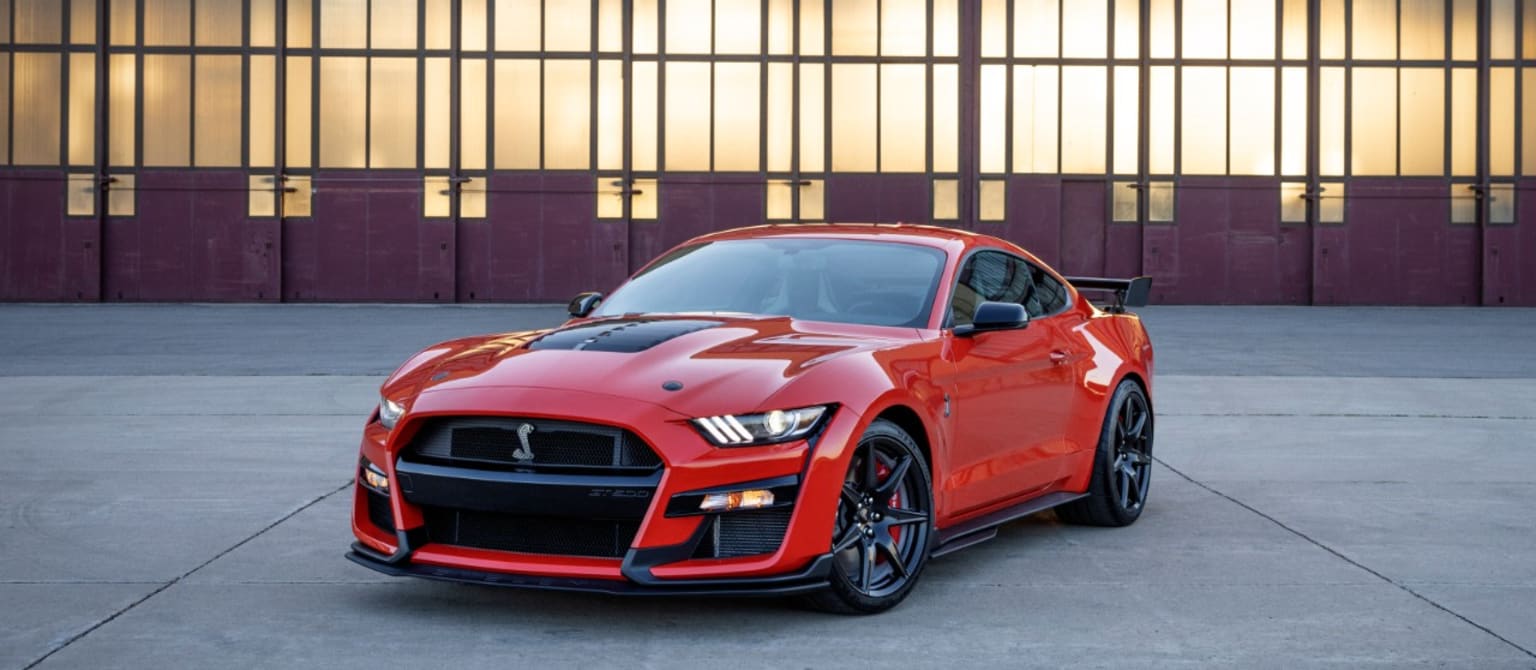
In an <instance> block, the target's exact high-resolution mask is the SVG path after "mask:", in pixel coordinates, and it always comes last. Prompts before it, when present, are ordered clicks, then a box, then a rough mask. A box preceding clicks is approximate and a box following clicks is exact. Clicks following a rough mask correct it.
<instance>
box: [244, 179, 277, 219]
mask: <svg viewBox="0 0 1536 670" xmlns="http://www.w3.org/2000/svg"><path fill="white" fill-rule="evenodd" d="M246 179H247V185H246V189H247V191H248V192H249V196H250V198H249V202H248V203H247V205H246V214H247V215H249V216H253V217H258V216H277V176H276V175H269V174H265V175H260V174H253V175H250V176H248V177H246Z"/></svg>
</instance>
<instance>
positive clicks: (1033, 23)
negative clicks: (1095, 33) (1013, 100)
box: [997, 0, 1104, 58]
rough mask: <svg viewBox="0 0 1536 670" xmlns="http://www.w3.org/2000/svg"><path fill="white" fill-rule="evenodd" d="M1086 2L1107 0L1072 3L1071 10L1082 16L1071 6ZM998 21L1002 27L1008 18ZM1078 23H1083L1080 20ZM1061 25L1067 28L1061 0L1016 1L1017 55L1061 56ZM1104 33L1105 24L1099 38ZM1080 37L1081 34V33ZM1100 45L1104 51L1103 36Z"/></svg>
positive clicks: (1014, 32) (1015, 49) (1014, 47)
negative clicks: (1059, 29)
mask: <svg viewBox="0 0 1536 670" xmlns="http://www.w3.org/2000/svg"><path fill="white" fill-rule="evenodd" d="M1086 4H1097V5H1102V4H1103V3H1102V2H1072V3H1068V6H1069V13H1070V14H1073V15H1074V18H1075V19H1080V18H1081V12H1071V11H1070V8H1071V7H1072V6H1076V5H1086ZM998 23H999V24H1000V25H1002V26H1006V25H1007V22H1006V19H1005V18H1004V19H1003V20H1000V21H998ZM1078 23H1082V22H1081V21H1078ZM1058 27H1062V28H1065V26H1064V25H1063V24H1062V21H1061V17H1060V15H1059V14H1058V6H1057V0H1014V2H1013V55H1014V56H1015V57H1018V58H1054V57H1056V56H1058V55H1060V53H1061V45H1060V42H1059V38H1060V35H1059V34H1058V32H1057V28H1058ZM1076 32H1078V33H1081V32H1083V31H1082V30H1081V28H1078V30H1077V31H1076ZM1103 35H1104V31H1103V29H1102V27H1101V28H1100V30H1099V37H1100V38H1102V37H1103ZM1077 36H1078V37H1081V35H1077ZM1090 39H1091V38H1090ZM1099 46H1100V49H1101V50H1102V48H1103V41H1102V39H1101V40H1100V42H1099ZM997 55H999V56H1001V55H1003V54H1002V53H998V54H997Z"/></svg>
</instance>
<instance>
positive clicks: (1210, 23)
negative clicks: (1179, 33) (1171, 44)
mask: <svg viewBox="0 0 1536 670" xmlns="http://www.w3.org/2000/svg"><path fill="white" fill-rule="evenodd" d="M1182 11H1183V13H1184V26H1183V28H1184V31H1183V39H1184V50H1183V56H1184V57H1185V58H1226V57H1227V0H1184V3H1183V9H1182Z"/></svg>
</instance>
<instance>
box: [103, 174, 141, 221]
mask: <svg viewBox="0 0 1536 670" xmlns="http://www.w3.org/2000/svg"><path fill="white" fill-rule="evenodd" d="M111 179H112V184H111V185H110V186H109V187H108V188H107V216H133V210H134V206H133V203H134V200H135V194H136V193H138V192H137V191H135V190H134V188H133V184H134V182H135V181H137V180H136V179H134V176H133V175H131V174H118V175H112V176H111Z"/></svg>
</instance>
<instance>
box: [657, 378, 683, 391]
mask: <svg viewBox="0 0 1536 670" xmlns="http://www.w3.org/2000/svg"><path fill="white" fill-rule="evenodd" d="M661 388H662V390H664V391H681V390H683V383H682V382H680V381H677V380H676V379H669V380H667V381H664V382H662V383H661Z"/></svg>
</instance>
